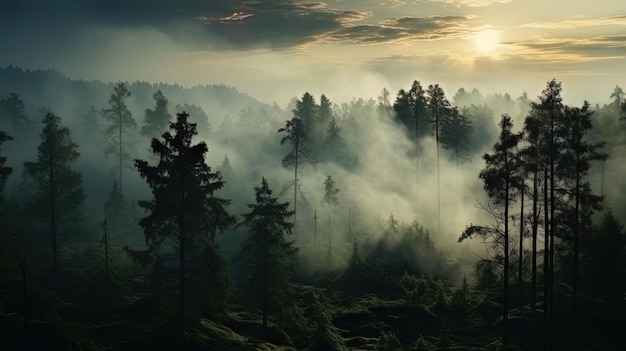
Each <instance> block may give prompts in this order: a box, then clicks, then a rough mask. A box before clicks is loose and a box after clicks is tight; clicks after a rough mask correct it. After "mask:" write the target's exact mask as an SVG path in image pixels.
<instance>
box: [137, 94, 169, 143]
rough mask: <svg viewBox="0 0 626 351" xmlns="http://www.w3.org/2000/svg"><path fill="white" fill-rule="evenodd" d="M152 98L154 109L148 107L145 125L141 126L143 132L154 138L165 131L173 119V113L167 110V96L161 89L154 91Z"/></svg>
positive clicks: (146, 135) (144, 134)
mask: <svg viewBox="0 0 626 351" xmlns="http://www.w3.org/2000/svg"><path fill="white" fill-rule="evenodd" d="M152 98H153V99H154V103H155V106H154V110H151V109H149V108H147V109H146V115H145V117H144V126H143V127H142V128H141V134H142V135H143V136H145V137H148V138H153V137H156V136H158V135H160V134H161V133H163V131H165V130H166V129H167V125H168V123H170V120H171V119H172V115H170V113H169V112H168V111H167V102H168V101H167V98H166V97H165V96H163V93H162V92H161V90H158V91H157V92H156V93H154V94H153V95H152Z"/></svg>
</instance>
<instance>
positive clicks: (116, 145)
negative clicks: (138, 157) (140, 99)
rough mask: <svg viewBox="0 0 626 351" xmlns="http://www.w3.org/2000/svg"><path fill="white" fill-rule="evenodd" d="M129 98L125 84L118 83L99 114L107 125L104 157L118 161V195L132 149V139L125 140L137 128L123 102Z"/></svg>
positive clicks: (121, 190) (121, 188) (128, 91)
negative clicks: (106, 144)
mask: <svg viewBox="0 0 626 351" xmlns="http://www.w3.org/2000/svg"><path fill="white" fill-rule="evenodd" d="M130 96H131V93H130V90H128V87H127V86H126V84H124V83H122V82H119V83H117V85H115V87H113V93H112V94H111V97H110V98H109V108H105V109H102V111H101V114H102V116H103V117H104V118H105V119H106V120H107V122H108V123H109V125H108V127H107V128H106V129H105V130H104V136H105V138H106V140H107V143H108V146H107V148H106V149H105V153H106V155H111V154H113V155H115V156H116V157H117V159H118V172H119V178H118V185H119V188H120V193H122V194H123V193H124V191H123V186H122V184H123V182H122V170H123V168H124V162H125V161H130V159H131V155H130V152H131V150H132V147H133V143H132V139H131V140H128V138H125V137H126V136H128V134H129V133H130V130H131V129H134V128H136V127H137V123H136V122H135V120H134V119H133V115H132V113H131V112H130V110H129V109H128V106H126V102H125V100H126V99H127V98H129V97H130Z"/></svg>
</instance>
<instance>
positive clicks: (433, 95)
mask: <svg viewBox="0 0 626 351" xmlns="http://www.w3.org/2000/svg"><path fill="white" fill-rule="evenodd" d="M427 104H428V105H427V106H428V112H429V115H430V122H431V123H432V125H433V128H434V134H435V142H436V149H437V223H438V224H437V228H438V229H441V186H440V180H439V178H440V174H439V139H440V136H441V134H440V133H441V127H442V125H443V123H445V121H446V120H447V117H448V115H449V109H450V102H448V99H446V96H445V94H444V92H443V89H442V88H441V87H440V86H439V84H435V85H432V84H431V85H429V86H428V98H427Z"/></svg>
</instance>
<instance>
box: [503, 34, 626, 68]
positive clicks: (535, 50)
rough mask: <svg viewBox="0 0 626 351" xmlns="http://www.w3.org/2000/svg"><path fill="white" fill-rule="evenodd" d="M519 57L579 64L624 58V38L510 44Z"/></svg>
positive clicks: (546, 39) (625, 39)
mask: <svg viewBox="0 0 626 351" xmlns="http://www.w3.org/2000/svg"><path fill="white" fill-rule="evenodd" d="M505 44H508V45H511V47H512V48H514V50H515V51H516V52H517V54H519V55H524V56H526V57H528V58H530V59H535V60H542V61H546V62H555V61H559V62H581V61H595V60H606V59H622V58H624V57H626V36H624V35H617V36H598V37H593V38H582V39H575V38H540V39H537V40H532V41H523V42H515V43H513V42H510V43H505Z"/></svg>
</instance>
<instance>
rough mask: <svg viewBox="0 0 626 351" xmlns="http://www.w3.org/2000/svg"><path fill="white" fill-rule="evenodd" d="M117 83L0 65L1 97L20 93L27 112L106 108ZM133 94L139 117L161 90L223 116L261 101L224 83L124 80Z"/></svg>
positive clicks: (171, 97)
mask: <svg viewBox="0 0 626 351" xmlns="http://www.w3.org/2000/svg"><path fill="white" fill-rule="evenodd" d="M116 83H117V82H107V83H105V82H102V81H99V80H91V81H87V80H82V79H78V80H75V79H70V78H68V77H66V76H65V75H63V74H62V73H61V72H59V71H57V70H43V69H37V70H30V69H23V68H20V67H16V66H7V67H3V68H0V99H2V98H5V97H6V96H7V95H8V94H9V93H11V92H15V93H18V94H20V96H21V98H22V100H23V101H24V103H25V105H26V112H27V114H28V115H33V114H36V113H37V111H38V110H39V109H40V108H42V107H47V108H50V109H51V110H53V111H54V112H56V113H58V114H62V115H63V114H64V115H72V114H74V112H75V111H76V110H77V109H79V110H84V109H87V108H88V107H89V106H95V107H96V108H101V107H105V106H106V105H107V104H108V100H109V96H110V94H111V93H112V91H113V86H114V85H115V84H116ZM126 83H127V84H128V85H129V88H130V91H131V93H132V97H131V99H129V100H130V101H129V106H130V108H131V111H132V112H133V113H134V114H136V115H137V117H139V118H140V119H141V118H142V117H140V116H143V111H144V109H145V108H149V107H152V105H153V103H154V101H153V100H152V94H154V93H155V92H156V91H157V90H161V91H162V92H163V94H164V95H165V96H166V97H167V98H168V100H169V101H170V108H171V109H172V111H173V108H174V106H175V105H176V104H185V103H187V104H196V105H198V106H200V107H202V108H203V109H204V110H205V112H206V113H207V115H209V116H211V117H213V118H215V119H222V118H223V116H224V115H226V114H230V115H237V114H238V112H239V111H241V110H242V109H244V108H247V107H252V108H259V107H261V106H262V105H264V104H263V103H261V102H260V101H258V100H257V99H255V98H253V97H251V96H250V95H248V94H245V93H242V92H240V91H238V90H237V89H236V88H234V87H231V86H227V85H225V84H203V85H195V86H192V87H185V86H182V85H179V84H169V83H150V82H145V81H135V82H132V83H131V82H126Z"/></svg>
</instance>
